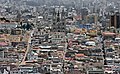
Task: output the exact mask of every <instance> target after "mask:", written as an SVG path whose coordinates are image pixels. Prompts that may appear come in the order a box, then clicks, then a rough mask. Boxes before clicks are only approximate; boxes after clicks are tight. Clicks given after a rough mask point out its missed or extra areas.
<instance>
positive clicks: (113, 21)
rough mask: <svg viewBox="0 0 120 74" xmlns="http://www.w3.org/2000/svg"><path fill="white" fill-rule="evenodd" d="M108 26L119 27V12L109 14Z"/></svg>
mask: <svg viewBox="0 0 120 74" xmlns="http://www.w3.org/2000/svg"><path fill="white" fill-rule="evenodd" d="M110 27H114V28H116V29H118V28H120V13H115V14H113V15H110Z"/></svg>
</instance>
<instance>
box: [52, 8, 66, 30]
mask: <svg viewBox="0 0 120 74" xmlns="http://www.w3.org/2000/svg"><path fill="white" fill-rule="evenodd" d="M64 18H65V17H64V11H63V10H61V9H60V8H59V9H56V10H54V11H53V25H52V32H65V31H66V30H65V29H66V26H65V20H64Z"/></svg>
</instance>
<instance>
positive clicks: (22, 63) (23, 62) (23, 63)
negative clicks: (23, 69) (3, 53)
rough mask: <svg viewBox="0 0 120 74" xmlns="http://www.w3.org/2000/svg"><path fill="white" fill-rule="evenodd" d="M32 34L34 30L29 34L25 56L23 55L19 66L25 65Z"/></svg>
mask: <svg viewBox="0 0 120 74" xmlns="http://www.w3.org/2000/svg"><path fill="white" fill-rule="evenodd" d="M33 33H34V30H32V31H30V32H29V35H30V36H29V38H28V44H27V49H26V52H25V55H24V57H23V60H22V62H21V63H20V65H25V61H26V57H27V55H28V53H29V50H30V44H31V36H32V34H33Z"/></svg>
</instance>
